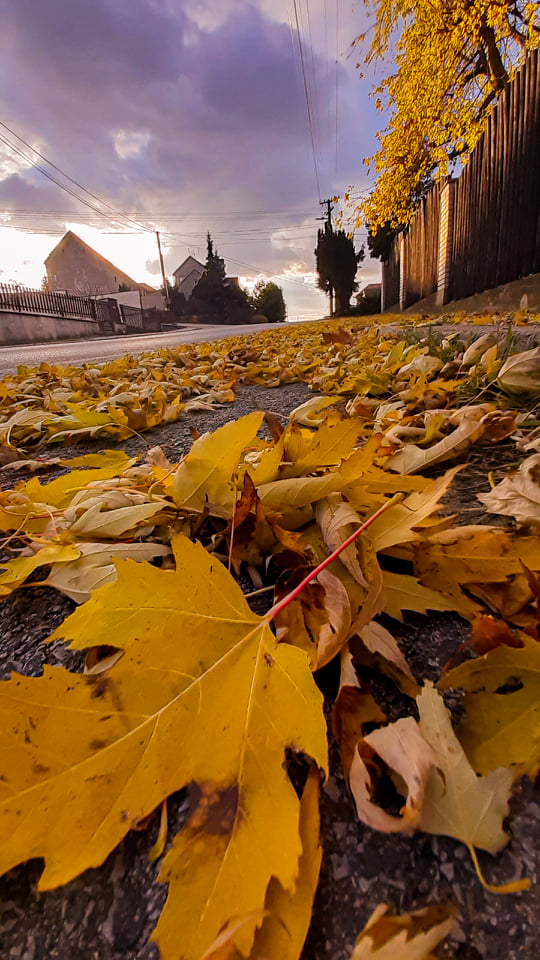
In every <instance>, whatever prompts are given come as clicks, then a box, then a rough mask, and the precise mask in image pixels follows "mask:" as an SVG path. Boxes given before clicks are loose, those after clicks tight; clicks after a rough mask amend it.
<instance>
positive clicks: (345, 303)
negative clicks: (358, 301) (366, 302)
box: [334, 290, 351, 317]
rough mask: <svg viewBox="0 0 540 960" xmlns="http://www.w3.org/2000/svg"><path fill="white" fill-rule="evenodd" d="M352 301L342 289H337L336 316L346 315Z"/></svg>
mask: <svg viewBox="0 0 540 960" xmlns="http://www.w3.org/2000/svg"><path fill="white" fill-rule="evenodd" d="M350 306H351V301H350V299H349V297H347V296H346V295H345V293H344V292H343V291H341V290H336V309H335V311H334V316H336V317H344V316H345V314H347V313H348V312H349V310H350Z"/></svg>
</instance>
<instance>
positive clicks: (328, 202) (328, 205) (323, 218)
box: [315, 200, 334, 317]
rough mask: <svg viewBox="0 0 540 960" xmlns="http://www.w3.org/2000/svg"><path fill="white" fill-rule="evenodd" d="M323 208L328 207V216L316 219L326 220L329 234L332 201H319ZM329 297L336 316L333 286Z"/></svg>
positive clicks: (331, 309)
mask: <svg viewBox="0 0 540 960" xmlns="http://www.w3.org/2000/svg"><path fill="white" fill-rule="evenodd" d="M319 204H320V205H321V207H326V216H325V217H316V218H315V219H316V220H324V221H325V223H326V230H327V231H328V233H332V210H333V209H334V208H333V206H332V201H331V200H319ZM328 296H329V299H330V316H331V317H333V316H334V288H333V287H332V286H330V287H329V289H328Z"/></svg>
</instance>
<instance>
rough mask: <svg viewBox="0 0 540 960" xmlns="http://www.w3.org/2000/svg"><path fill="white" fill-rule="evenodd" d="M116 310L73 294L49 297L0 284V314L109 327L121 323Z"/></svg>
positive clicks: (100, 301) (50, 294) (107, 302)
mask: <svg viewBox="0 0 540 960" xmlns="http://www.w3.org/2000/svg"><path fill="white" fill-rule="evenodd" d="M115 306H116V304H115ZM115 306H113V305H112V304H111V303H110V302H109V301H107V300H92V299H91V298H90V297H77V296H74V295H72V294H70V293H45V292H44V291H43V290H27V289H24V288H23V287H18V286H15V285H14V284H9V283H0V310H2V311H8V312H10V313H35V314H36V315H38V316H50V317H63V318H69V319H71V320H90V321H92V320H94V321H95V322H96V323H102V324H105V325H107V324H109V323H111V322H117V317H118V310H117V308H116V310H115Z"/></svg>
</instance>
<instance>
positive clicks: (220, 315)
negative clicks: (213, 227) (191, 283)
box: [189, 233, 226, 323]
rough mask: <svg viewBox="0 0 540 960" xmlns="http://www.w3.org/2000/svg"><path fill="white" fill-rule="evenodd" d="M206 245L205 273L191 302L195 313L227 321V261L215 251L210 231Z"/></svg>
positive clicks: (196, 287) (215, 321)
mask: <svg viewBox="0 0 540 960" xmlns="http://www.w3.org/2000/svg"><path fill="white" fill-rule="evenodd" d="M206 245H207V254H206V264H205V268H204V273H203V274H202V276H201V278H200V280H199V281H198V283H197V284H196V285H195V287H194V289H193V292H192V294H191V297H190V299H189V304H190V308H191V309H192V310H193V312H194V313H197V314H202V315H203V316H206V315H208V316H211V317H212V319H213V321H214V323H225V320H226V309H225V301H226V285H225V263H224V261H223V260H222V258H221V257H219V256H218V254H217V251H214V243H213V241H212V237H211V236H210V234H209V233H208V234H207V237H206Z"/></svg>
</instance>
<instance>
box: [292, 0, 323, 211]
mask: <svg viewBox="0 0 540 960" xmlns="http://www.w3.org/2000/svg"><path fill="white" fill-rule="evenodd" d="M293 10H294V18H295V23H296V36H297V42H298V49H299V51H300V63H301V67H302V78H303V81H304V95H305V98H306V108H307V115H308V126H309V133H310V137H311V151H312V154H313V167H314V170H315V181H316V184H317V194H318V197H319V200H320V199H321V196H322V195H321V182H320V176H319V164H318V161H317V150H316V147H315V132H314V124H313V116H312V111H311V103H310V98H309V90H308V83H307V76H306V63H305V57H304V44H303V41H302V33H301V30H300V23H299V19H298V6H297V3H296V0H293Z"/></svg>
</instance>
